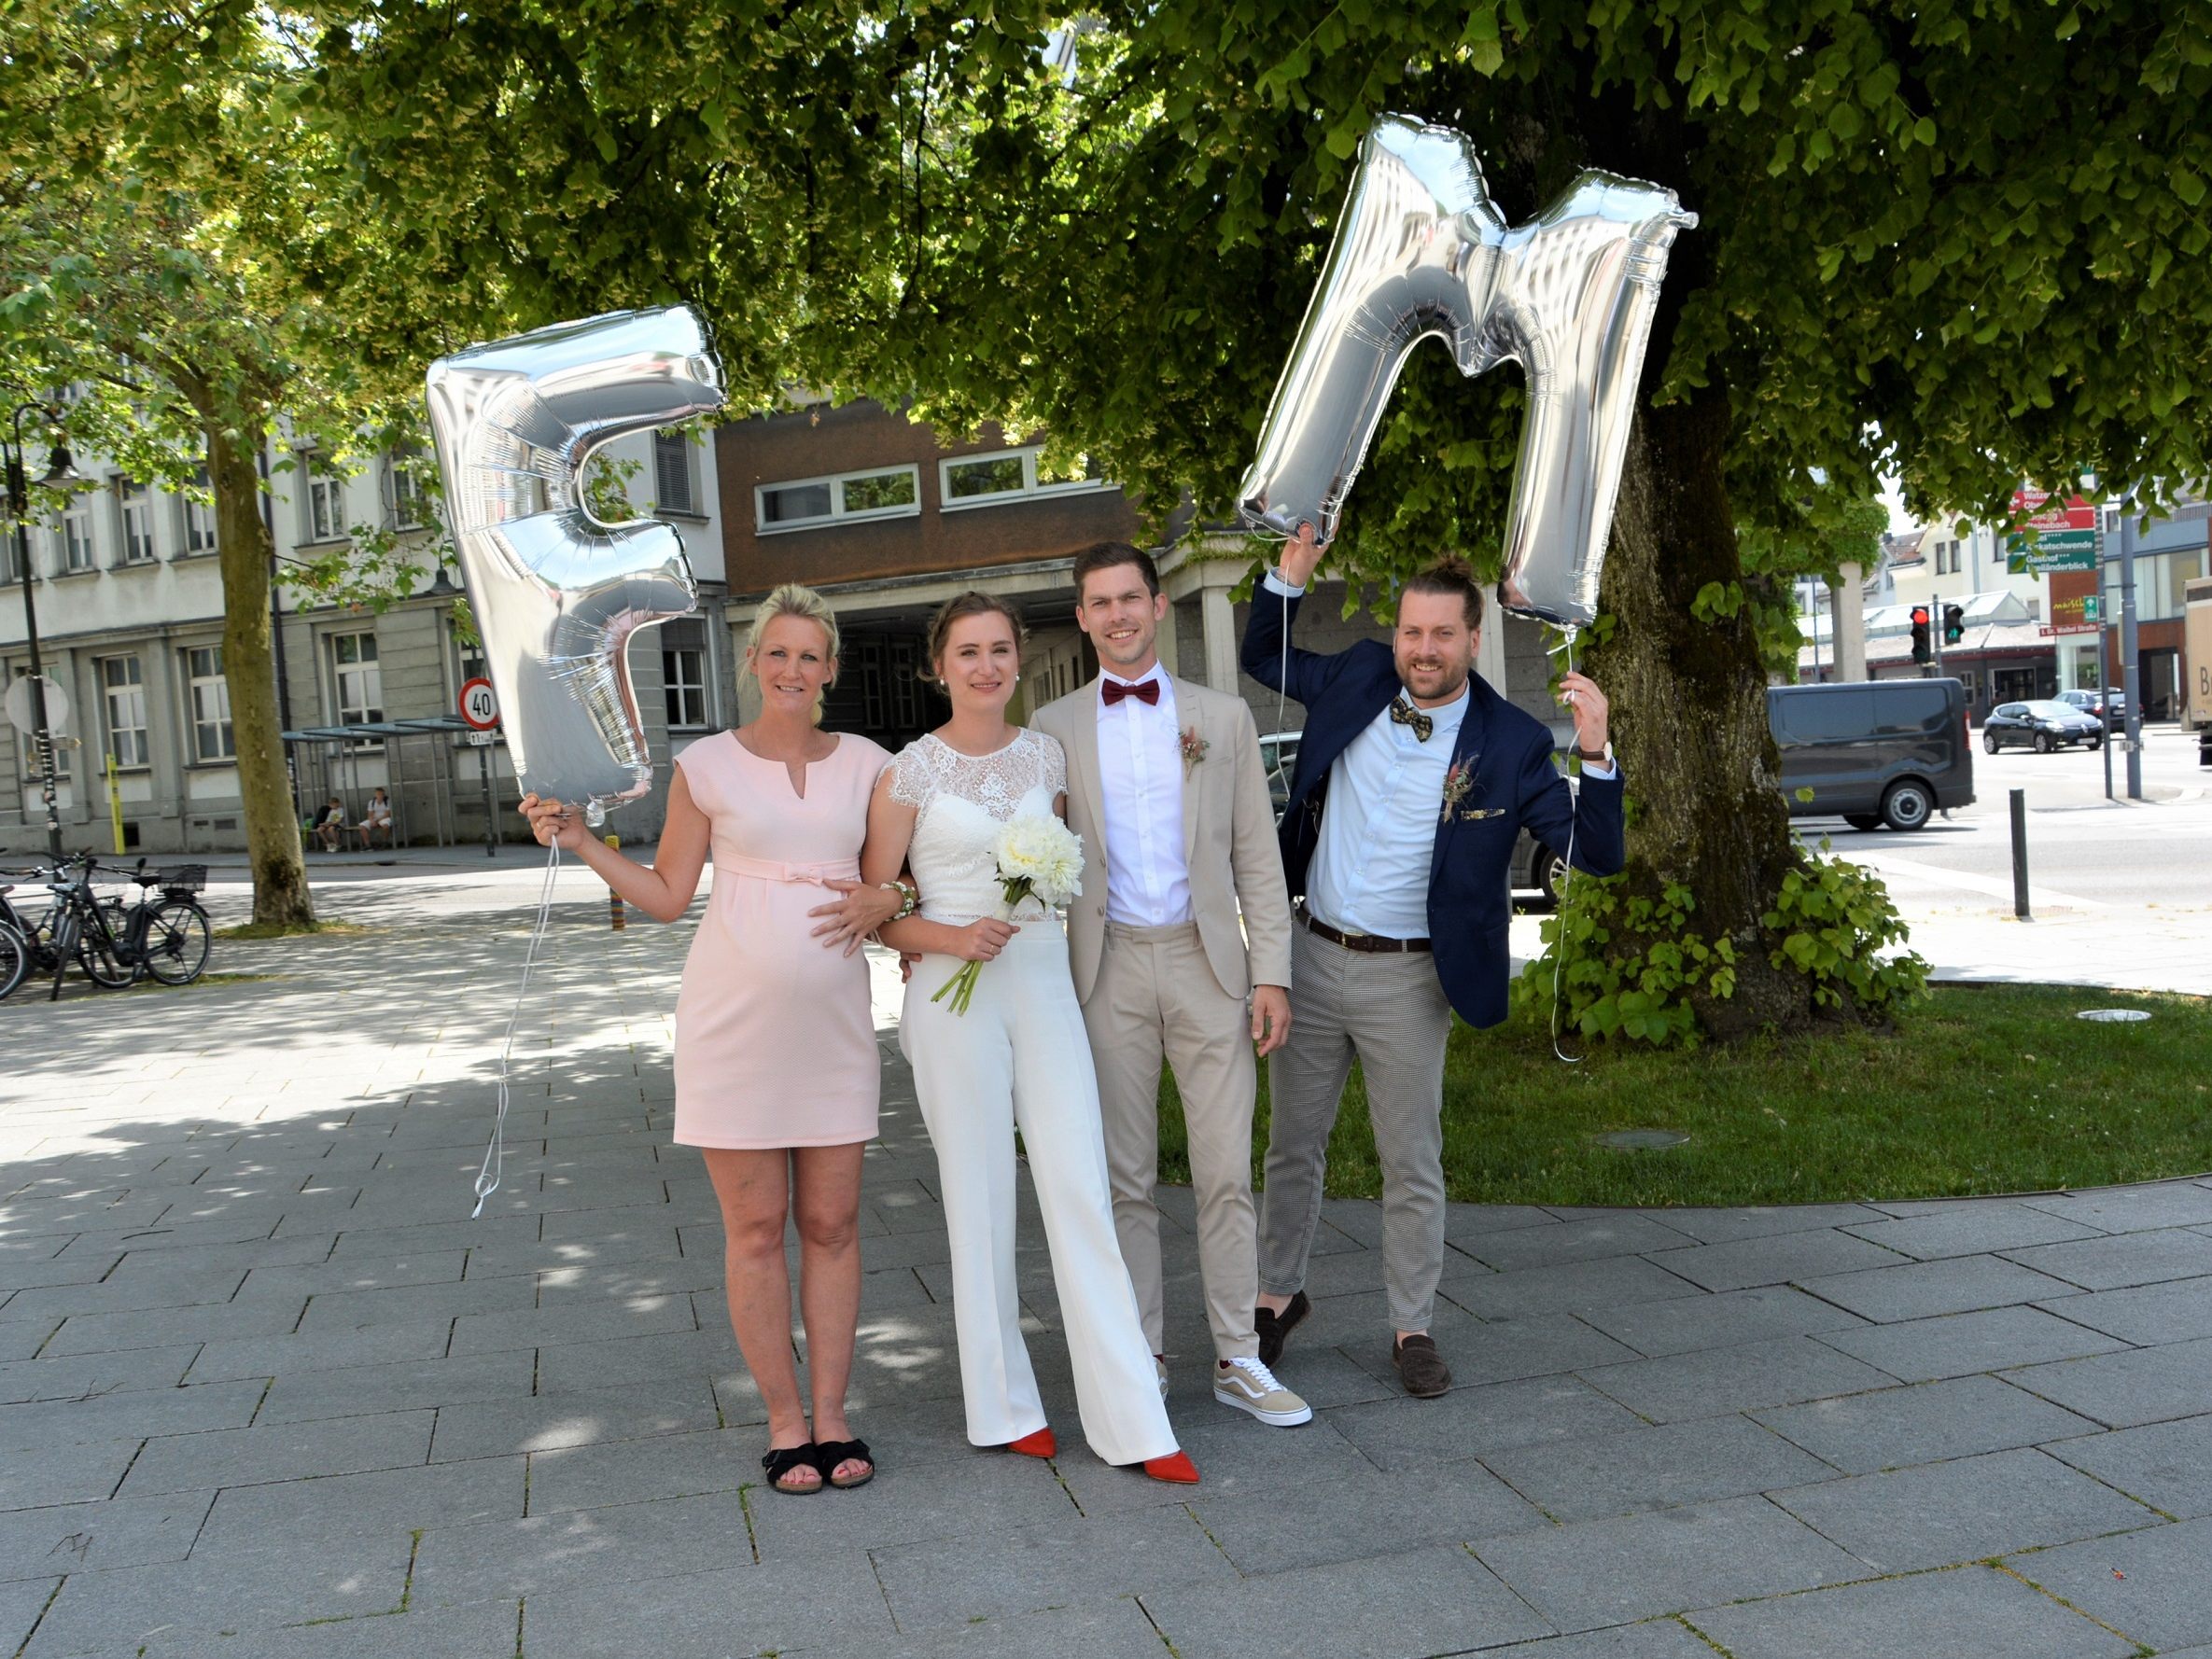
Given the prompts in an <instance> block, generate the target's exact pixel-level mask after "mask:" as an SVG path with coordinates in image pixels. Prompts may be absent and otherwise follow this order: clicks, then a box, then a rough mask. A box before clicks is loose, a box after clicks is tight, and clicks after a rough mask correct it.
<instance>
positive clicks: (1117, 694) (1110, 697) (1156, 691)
mask: <svg viewBox="0 0 2212 1659" xmlns="http://www.w3.org/2000/svg"><path fill="white" fill-rule="evenodd" d="M1105 696H1106V706H1107V707H1108V708H1112V707H1113V705H1114V704H1117V703H1119V702H1120V701H1121V700H1122V699H1123V698H1124V697H1134V698H1136V699H1137V701H1138V702H1140V703H1149V704H1152V705H1153V706H1154V707H1155V708H1157V707H1158V706H1159V702H1160V682H1159V681H1158V680H1156V679H1148V680H1146V681H1144V682H1143V683H1142V684H1141V685H1134V686H1131V685H1125V684H1123V683H1122V682H1121V681H1120V680H1117V679H1109V680H1108V681H1107V682H1106V688H1105Z"/></svg>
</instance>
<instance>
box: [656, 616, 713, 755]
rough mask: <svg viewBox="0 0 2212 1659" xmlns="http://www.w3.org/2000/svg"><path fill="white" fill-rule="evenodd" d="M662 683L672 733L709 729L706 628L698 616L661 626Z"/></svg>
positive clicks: (668, 622)
mask: <svg viewBox="0 0 2212 1659" xmlns="http://www.w3.org/2000/svg"><path fill="white" fill-rule="evenodd" d="M661 684H662V688H663V690H664V693H665V696H666V698H667V703H668V729H669V730H670V731H672V732H681V731H685V730H695V729H699V728H703V727H704V726H706V724H707V625H706V623H705V622H703V621H701V620H699V619H698V618H697V617H683V618H679V619H677V620H673V621H667V622H663V623H662V624H661Z"/></svg>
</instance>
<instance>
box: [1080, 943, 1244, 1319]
mask: <svg viewBox="0 0 2212 1659" xmlns="http://www.w3.org/2000/svg"><path fill="white" fill-rule="evenodd" d="M1105 931H1106V937H1105V941H1104V946H1105V948H1104V950H1103V952H1102V953H1101V955H1100V958H1099V977H1098V982H1097V983H1095V984H1094V985H1093V986H1092V987H1091V996H1090V1000H1089V1001H1087V1002H1085V1004H1084V1005H1083V1019H1084V1024H1085V1026H1086V1027H1088V1029H1089V1032H1090V1041H1091V1055H1092V1058H1093V1059H1094V1061H1095V1062H1096V1064H1097V1068H1098V1074H1099V1117H1100V1120H1101V1121H1102V1122H1103V1124H1104V1127H1105V1131H1106V1166H1107V1175H1108V1178H1109V1180H1110V1181H1111V1183H1112V1186H1113V1226H1114V1232H1115V1234H1117V1235H1118V1237H1119V1238H1120V1241H1121V1254H1122V1260H1123V1262H1126V1263H1127V1266H1128V1269H1129V1280H1130V1283H1131V1284H1132V1285H1133V1286H1134V1287H1135V1289H1136V1292H1137V1307H1138V1311H1139V1313H1140V1314H1141V1316H1142V1317H1143V1320H1144V1335H1145V1340H1146V1341H1147V1342H1149V1343H1150V1344H1151V1345H1152V1350H1153V1352H1154V1353H1155V1354H1157V1353H1163V1352H1165V1351H1166V1338H1165V1335H1164V1317H1163V1312H1162V1300H1163V1293H1162V1290H1161V1285H1160V1212H1159V1206H1158V1205H1157V1203H1156V1202H1155V1197H1154V1193H1155V1188H1156V1187H1157V1185H1158V1181H1159V1161H1160V1160H1159V1145H1160V1118H1159V1092H1160V1063H1161V1061H1162V1059H1163V1058H1164V1059H1165V1060H1166V1061H1167V1063H1168V1064H1169V1066H1173V1067H1174V1068H1175V1086H1176V1089H1177V1091H1178V1092H1179V1093H1180V1094H1182V1096H1183V1122H1184V1124H1185V1125H1186V1128H1187V1132H1188V1139H1189V1146H1190V1164H1191V1188H1192V1192H1193V1196H1194V1197H1196V1199H1197V1220H1198V1271H1199V1276H1200V1277H1201V1278H1202V1279H1203V1280H1204V1282H1205V1287H1206V1317H1207V1320H1208V1322H1209V1323H1210V1324H1211V1326H1212V1328H1213V1348H1214V1354H1215V1357H1216V1358H1217V1359H1234V1358H1236V1357H1238V1356H1239V1355H1251V1354H1256V1353H1258V1352H1259V1338H1258V1336H1257V1334H1256V1333H1255V1331H1253V1300H1254V1298H1255V1295H1256V1293H1257V1290H1258V1273H1259V1255H1258V1232H1257V1217H1256V1213H1255V1211H1254V1208H1253V1198H1252V1115H1253V1094H1254V1091H1255V1090H1256V1089H1257V1087H1258V1080H1259V1077H1258V1068H1257V1066H1256V1064H1255V1062H1254V1061H1253V1048H1252V1022H1251V1016H1250V1015H1249V1013H1248V1012H1247V1011H1246V1008H1245V1002H1244V998H1243V997H1232V996H1231V995H1229V994H1228V993H1227V992H1226V991H1224V990H1223V989H1222V988H1221V982H1220V981H1219V980H1218V979H1216V978H1215V977H1214V974H1213V969H1212V968H1211V966H1210V965H1209V963H1208V962H1207V959H1206V947H1205V945H1204V944H1203V942H1201V941H1200V940H1199V937H1198V929H1197V924H1195V923H1190V922H1185V923H1182V924H1179V925H1177V926H1174V927H1129V926H1127V925H1125V924H1123V923H1119V922H1108V923H1107V924H1105Z"/></svg>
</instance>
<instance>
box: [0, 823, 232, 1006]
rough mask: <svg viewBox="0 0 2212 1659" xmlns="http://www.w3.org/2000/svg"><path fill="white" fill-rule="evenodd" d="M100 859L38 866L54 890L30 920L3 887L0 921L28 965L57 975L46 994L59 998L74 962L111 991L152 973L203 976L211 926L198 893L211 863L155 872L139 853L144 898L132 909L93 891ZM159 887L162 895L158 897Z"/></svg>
mask: <svg viewBox="0 0 2212 1659" xmlns="http://www.w3.org/2000/svg"><path fill="white" fill-rule="evenodd" d="M99 862H100V861H99V859H98V858H96V857H93V856H92V855H91V854H89V853H78V854H76V855H74V856H72V857H67V858H64V859H63V860H62V862H61V863H60V864H57V865H54V866H52V867H51V868H50V869H48V870H45V871H40V872H38V873H39V874H40V875H41V876H42V877H45V878H47V879H45V880H44V883H43V885H45V886H46V888H47V890H48V891H49V892H50V893H52V894H53V895H54V903H53V906H52V908H51V909H49V911H48V912H47V913H45V914H44V915H43V916H41V917H39V918H38V919H37V920H36V921H35V922H34V923H29V924H28V925H26V922H25V919H24V918H23V916H22V914H21V912H19V911H17V910H16V909H15V908H14V906H12V905H11V904H9V903H8V901H7V894H6V891H5V890H0V926H6V927H9V928H10V929H11V930H12V931H14V932H15V934H16V935H17V936H18V937H19V938H21V940H22V941H23V943H24V947H25V950H24V955H25V956H26V957H27V961H26V963H25V971H26V972H27V971H28V970H29V969H37V970H39V971H41V972H50V973H51V974H52V975H53V987H52V989H51V990H50V991H49V993H48V997H47V999H48V1000H49V1001H53V1000H55V999H57V998H59V997H61V995H62V981H63V977H64V976H65V975H66V974H67V973H68V971H69V964H70V963H71V962H72V961H74V962H76V963H77V966H78V967H80V968H82V969H84V973H85V977H86V978H87V979H89V980H91V982H92V983H94V984H95V985H98V986H100V987H102V988H103V989H105V990H122V989H124V988H125V987H127V986H130V985H133V984H135V983H137V982H138V980H139V979H140V978H141V977H143V976H147V975H150V976H151V977H152V978H154V979H155V980H157V981H159V982H160V983H162V984H165V985H188V984H189V983H192V981H194V980H196V979H198V978H199V977H200V975H201V973H202V972H203V970H204V969H205V968H206V966H207V955H208V950H209V948H210V945H211V942H212V940H213V929H212V928H211V927H210V926H209V924H208V920H207V913H206V912H205V911H203V910H202V909H201V908H200V905H199V903H198V901H197V900H196V899H194V898H193V897H192V895H193V894H195V893H197V892H198V891H199V890H200V889H201V888H202V887H203V886H204V885H206V881H207V867H206V866H205V865H204V864H187V865H183V866H180V867H178V868H177V869H175V870H169V871H155V872H154V873H152V874H150V875H149V874H147V870H146V860H145V859H143V858H141V859H140V860H139V861H138V868H137V870H136V871H134V872H133V874H132V875H131V876H130V877H129V878H128V879H130V880H132V881H134V882H136V883H137V884H138V885H139V887H140V889H141V891H140V894H139V898H138V901H137V903H135V904H134V905H132V906H131V907H129V908H128V909H126V908H125V907H124V905H123V903H122V901H121V900H120V899H115V898H106V899H102V898H100V897H98V896H96V895H95V894H94V893H93V891H92V873H93V871H95V870H97V869H98V868H99ZM156 888H159V889H160V890H161V897H160V899H155V898H154V896H153V889H156ZM4 971H5V970H4V969H0V972H4Z"/></svg>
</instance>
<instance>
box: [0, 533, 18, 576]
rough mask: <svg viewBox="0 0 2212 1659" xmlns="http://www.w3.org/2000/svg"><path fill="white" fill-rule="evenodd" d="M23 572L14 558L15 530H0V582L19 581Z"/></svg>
mask: <svg viewBox="0 0 2212 1659" xmlns="http://www.w3.org/2000/svg"><path fill="white" fill-rule="evenodd" d="M22 579H23V573H22V570H21V567H19V566H18V565H17V564H16V560H15V532H14V531H13V530H0V582H20V581H21V580H22Z"/></svg>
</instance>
